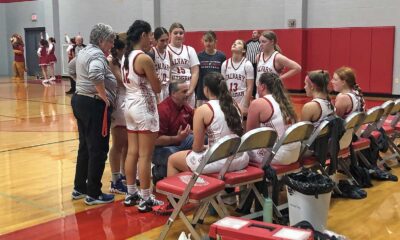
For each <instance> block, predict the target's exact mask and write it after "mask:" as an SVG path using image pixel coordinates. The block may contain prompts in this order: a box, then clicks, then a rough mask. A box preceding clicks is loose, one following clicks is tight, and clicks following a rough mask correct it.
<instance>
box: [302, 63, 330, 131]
mask: <svg viewBox="0 0 400 240" xmlns="http://www.w3.org/2000/svg"><path fill="white" fill-rule="evenodd" d="M304 84H305V86H304V89H305V90H306V94H307V97H312V98H313V99H312V100H311V101H310V102H308V103H306V104H304V106H303V109H302V111H301V120H302V121H310V122H312V123H313V124H314V126H315V127H318V126H319V124H320V123H321V122H322V121H323V120H324V119H325V118H326V117H327V116H329V115H331V114H333V112H334V107H333V105H332V103H331V99H330V97H329V91H328V84H329V73H328V72H327V71H324V70H317V71H311V72H309V73H308V74H307V76H306V79H305V80H304Z"/></svg>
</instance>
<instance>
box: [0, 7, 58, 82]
mask: <svg viewBox="0 0 400 240" xmlns="http://www.w3.org/2000/svg"><path fill="white" fill-rule="evenodd" d="M0 6H1V8H3V9H4V14H1V15H0V18H1V17H2V18H4V21H1V22H3V23H5V25H6V29H5V31H1V32H2V33H5V34H1V35H2V37H1V38H2V39H4V38H5V39H6V42H7V50H6V54H5V55H7V56H8V61H7V63H8V64H7V70H6V69H3V68H4V67H1V68H0V75H11V74H12V69H11V68H12V64H11V63H12V61H13V58H14V54H13V53H12V47H11V44H10V43H9V41H8V39H9V38H10V36H11V35H12V34H13V33H18V34H20V35H21V36H22V38H23V39H24V41H25V28H34V27H45V28H46V31H49V32H50V33H51V34H53V32H54V30H53V18H52V11H51V9H52V8H53V7H52V1H49V0H38V1H28V2H18V3H7V4H0ZM33 13H35V14H36V15H37V16H38V19H37V21H36V22H32V20H31V16H32V14H33ZM0 25H1V24H0ZM0 28H1V26H0ZM50 36H51V35H50Z"/></svg>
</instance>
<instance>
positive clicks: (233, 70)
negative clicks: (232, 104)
mask: <svg viewBox="0 0 400 240" xmlns="http://www.w3.org/2000/svg"><path fill="white" fill-rule="evenodd" d="M221 73H222V75H223V76H224V78H225V80H226V84H227V86H228V89H229V92H230V93H231V96H232V98H233V99H234V100H235V101H236V103H237V104H238V105H239V106H241V107H244V106H243V105H244V99H245V98H244V95H245V94H246V89H247V80H248V79H254V68H253V65H252V64H251V62H250V61H249V60H247V59H246V58H245V57H243V58H242V60H241V61H240V62H239V63H234V62H233V61H232V58H229V59H228V60H226V61H225V62H224V63H223V64H222V67H221Z"/></svg>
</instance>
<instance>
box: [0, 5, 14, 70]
mask: <svg viewBox="0 0 400 240" xmlns="http://www.w3.org/2000/svg"><path fill="white" fill-rule="evenodd" d="M5 8H6V6H5V5H4V4H0V33H1V35H0V36H1V37H0V56H1V58H2V59H3V60H2V61H1V64H0V76H3V75H10V74H9V72H8V68H9V66H10V62H9V61H8V57H6V56H8V55H9V54H11V55H12V53H9V52H8V47H7V45H9V44H10V43H9V40H8V39H9V38H10V36H8V35H7V34H6V33H7V24H6V13H5Z"/></svg>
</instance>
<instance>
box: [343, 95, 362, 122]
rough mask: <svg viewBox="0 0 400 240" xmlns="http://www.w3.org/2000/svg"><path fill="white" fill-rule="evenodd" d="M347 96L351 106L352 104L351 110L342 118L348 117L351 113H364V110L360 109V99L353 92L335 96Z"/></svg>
mask: <svg viewBox="0 0 400 240" xmlns="http://www.w3.org/2000/svg"><path fill="white" fill-rule="evenodd" d="M343 94H344V95H347V96H349V97H350V100H351V104H352V108H351V110H350V111H348V112H346V113H345V115H344V116H343V118H346V117H347V116H349V115H350V114H351V113H353V112H364V111H365V108H362V107H361V98H360V97H359V96H357V95H356V94H355V93H354V92H349V93H339V94H338V95H337V97H338V96H340V95H343Z"/></svg>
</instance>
